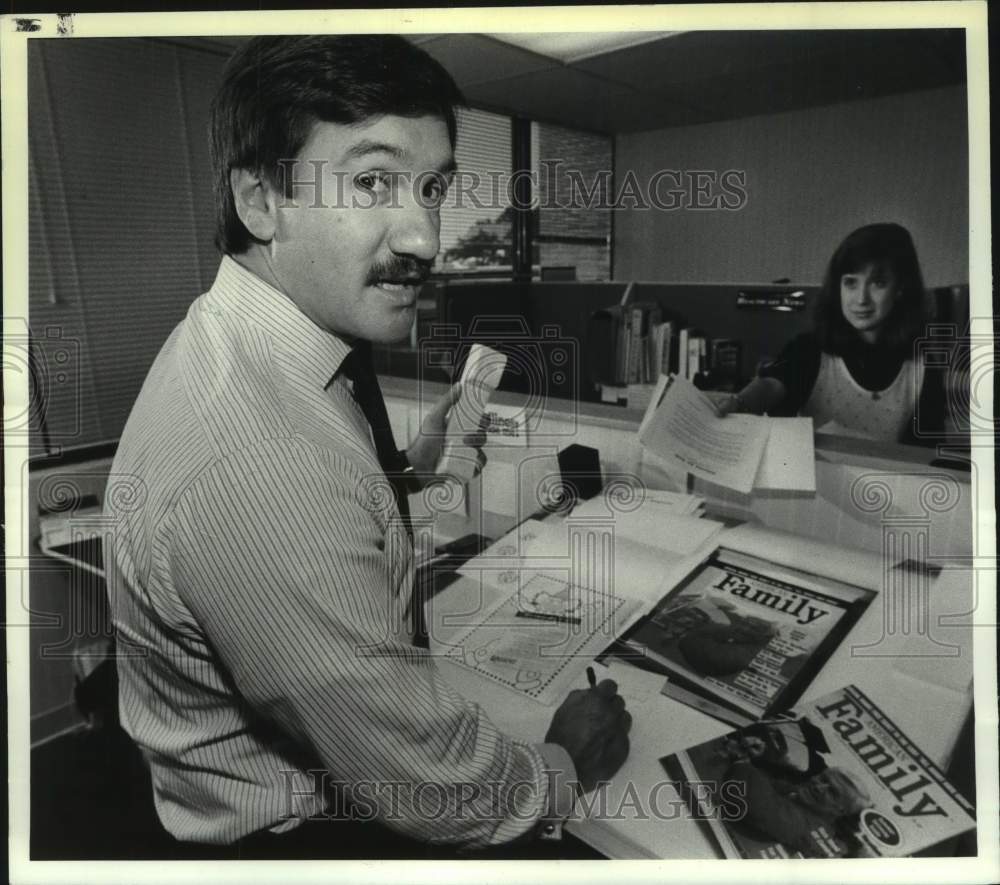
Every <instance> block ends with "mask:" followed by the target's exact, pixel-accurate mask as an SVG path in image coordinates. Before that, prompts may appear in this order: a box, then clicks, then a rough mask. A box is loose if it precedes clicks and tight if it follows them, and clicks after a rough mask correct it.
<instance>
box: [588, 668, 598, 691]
mask: <svg viewBox="0 0 1000 885" xmlns="http://www.w3.org/2000/svg"><path fill="white" fill-rule="evenodd" d="M587 682H589V683H590V687H591V688H597V677H596V676H595V675H594V668H593V667H587Z"/></svg>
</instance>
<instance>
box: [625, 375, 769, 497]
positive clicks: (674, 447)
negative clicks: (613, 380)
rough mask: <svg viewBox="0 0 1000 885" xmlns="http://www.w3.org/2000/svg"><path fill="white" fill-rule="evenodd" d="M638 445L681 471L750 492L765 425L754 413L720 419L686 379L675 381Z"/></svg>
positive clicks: (664, 392)
mask: <svg viewBox="0 0 1000 885" xmlns="http://www.w3.org/2000/svg"><path fill="white" fill-rule="evenodd" d="M644 425H645V426H644V427H643V428H642V429H641V431H640V434H639V441H640V442H641V443H642V445H644V446H645V447H646V448H647V449H649V450H650V451H652V452H653V453H654V454H655V455H657V456H658V457H660V458H662V459H664V460H665V461H667V462H668V463H672V464H674V465H676V466H677V467H678V468H679V469H682V470H686V471H687V472H688V473H693V474H694V475H695V476H698V477H701V478H702V479H707V480H709V481H710V482H714V483H717V484H718V485H722V486H726V487H727V488H732V489H736V490H737V491H739V492H743V493H744V494H749V492H750V491H751V490H752V489H753V483H754V477H755V476H756V475H757V469H758V467H759V465H760V460H761V456H762V455H763V452H764V446H765V444H766V443H767V434H768V426H767V423H766V422H765V421H762V420H761V419H760V418H758V417H757V416H755V415H728V416H727V417H725V418H720V417H719V416H718V415H717V414H716V412H715V408H714V406H713V405H712V403H711V402H710V401H709V400H708V398H707V397H705V396H704V395H703V394H702V393H701V392H700V391H699V390H698V389H697V388H696V387H695V386H694V385H693V384H692V383H691V382H690V381H686V380H684V379H681V378H674V379H672V380H671V382H670V383H669V384H666V385H664V390H663V393H662V394H661V397H660V399H659V401H658V403H657V405H656V408H655V411H654V412H653V413H652V414H651V415H650V417H649V420H648V421H647V422H644Z"/></svg>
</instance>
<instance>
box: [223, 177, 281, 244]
mask: <svg viewBox="0 0 1000 885" xmlns="http://www.w3.org/2000/svg"><path fill="white" fill-rule="evenodd" d="M229 186H230V187H231V188H232V191H233V201H234V202H235V204H236V214H237V215H239V217H240V221H242V222H243V226H244V227H245V228H246V229H247V230H248V231H250V233H251V234H252V235H253V236H254V237H255V238H256V239H258V240H262V241H263V242H265V243H267V242H270V241H271V240H272V239H273V238H274V231H275V226H276V222H277V214H276V208H277V201H276V200H275V198H274V191H273V190H272V188H271V185H270V183H269V182H268V181H267V180H266V179H264V178H262V177H261V176H260V175H259V174H258V173H256V172H253V171H251V170H249V169H232V170H230V172H229Z"/></svg>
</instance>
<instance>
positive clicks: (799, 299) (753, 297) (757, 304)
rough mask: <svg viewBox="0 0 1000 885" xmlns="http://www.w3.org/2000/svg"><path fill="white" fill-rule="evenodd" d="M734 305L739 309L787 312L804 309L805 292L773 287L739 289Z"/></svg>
mask: <svg viewBox="0 0 1000 885" xmlns="http://www.w3.org/2000/svg"><path fill="white" fill-rule="evenodd" d="M736 306H737V307H738V308H739V309H740V310H776V311H781V312H783V313H787V312H790V311H793V310H805V308H806V293H805V292H803V291H801V290H799V291H797V292H781V291H776V290H774V289H741V290H740V291H739V292H737V293H736Z"/></svg>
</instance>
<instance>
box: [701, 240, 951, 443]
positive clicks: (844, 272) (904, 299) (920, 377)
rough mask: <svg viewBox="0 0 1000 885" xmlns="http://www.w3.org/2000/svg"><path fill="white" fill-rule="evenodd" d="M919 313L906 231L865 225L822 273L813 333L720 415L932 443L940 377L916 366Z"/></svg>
mask: <svg viewBox="0 0 1000 885" xmlns="http://www.w3.org/2000/svg"><path fill="white" fill-rule="evenodd" d="M928 318H929V316H928V309H927V296H926V293H925V291H924V283H923V276H922V274H921V273H920V263H919V261H918V260H917V252H916V249H915V248H914V245H913V239H912V238H911V237H910V234H909V232H908V231H907V230H906V228H904V227H901V226H900V225H898V224H889V223H883V224H869V225H867V226H865V227H861V228H858V229H857V230H856V231H854V232H853V233H851V234H849V235H848V237H847V238H846V239H845V240H844V241H843V242H842V243H841V244H840V246H839V247H838V248H837V250H836V252H834V254H833V257H832V258H831V259H830V264H829V266H828V267H827V271H826V276H825V278H824V280H823V287H822V289H821V291H820V295H819V300H818V303H817V312H816V327H815V330H814V331H813V332H809V333H805V334H803V335H799V336H798V337H796V338H794V339H793V340H792V341H791V342H789V343H788V345H786V347H785V349H784V350H783V351H782V353H781V355H780V356H779V357H778V358H777V359H776V360H774V361H773V362H771V363H768V364H767V365H765V366H764V367H763V368H762V369H761V370H760V372H759V373H758V376H757V377H756V378H755V379H754V380H753V381H751V382H750V384H748V385H747V386H746V387H745V388H744V389H743V390H742V391H740V392H739V393H737V394H726V395H721V396H716V397H713V399H714V400H715V402H716V406H717V408H718V409H719V411H720V413H722V414H726V413H728V412H736V411H740V412H756V413H758V414H761V413H764V412H767V413H769V414H773V415H795V414H799V415H807V416H811V417H812V418H813V419H814V421H815V426H816V429H817V430H824V429H826V430H827V431H828V432H835V433H841V434H846V435H849V436H860V437H866V438H869V439H878V440H883V441H886V442H909V443H917V444H919V443H925V444H935V443H937V442H939V441H940V440H941V434H942V433H943V431H944V423H945V385H944V378H943V372H942V371H941V370H940V369H939V370H936V371H935V370H933V369H931V368H929V367H927V366H925V365H924V361H923V360H922V359H921V357H920V355H919V352H918V348H917V340H918V339H919V338H921V337H922V336H923V335H924V334H925V326H926V323H927V320H928Z"/></svg>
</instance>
